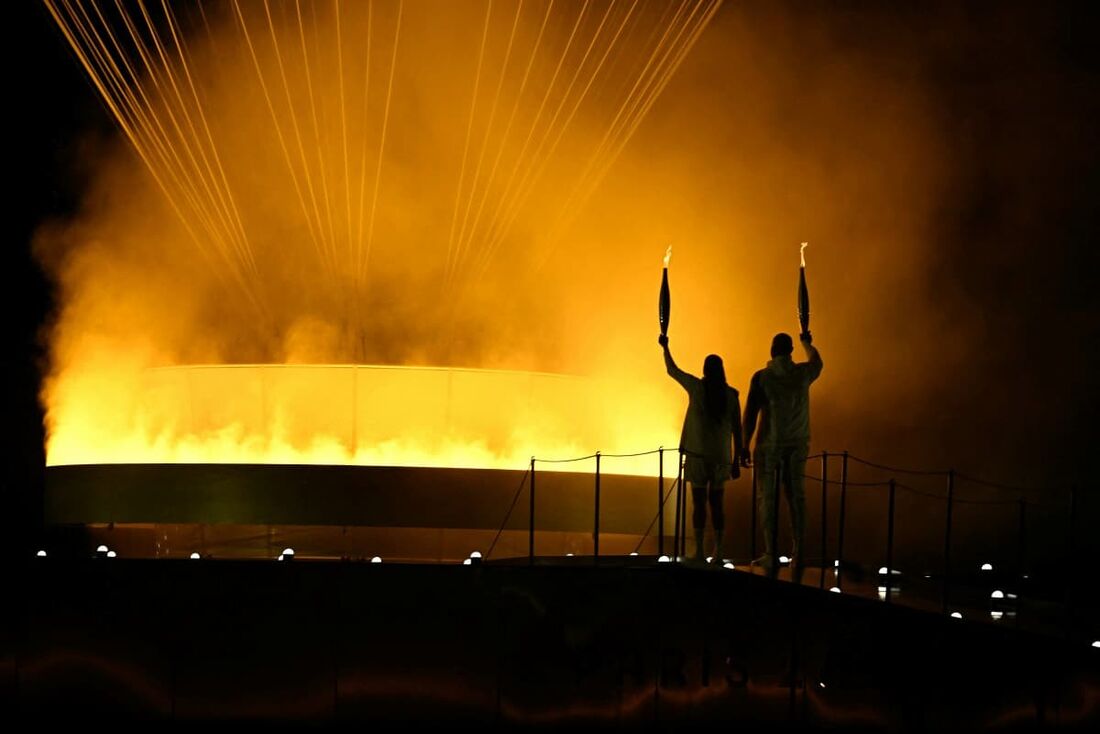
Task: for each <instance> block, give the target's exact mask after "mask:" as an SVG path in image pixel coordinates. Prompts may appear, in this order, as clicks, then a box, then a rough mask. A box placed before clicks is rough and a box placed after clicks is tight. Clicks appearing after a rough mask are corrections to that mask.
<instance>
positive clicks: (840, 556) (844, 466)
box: [836, 451, 848, 589]
mask: <svg viewBox="0 0 1100 734" xmlns="http://www.w3.org/2000/svg"><path fill="white" fill-rule="evenodd" d="M847 501H848V452H847V451H845V452H844V458H843V459H842V460H841V462H840V528H839V532H838V535H837V539H836V560H837V561H838V563H837V564H836V587H837V588H838V589H840V588H842V587H841V585H840V575H841V572H843V570H844V518H845V512H846V511H847Z"/></svg>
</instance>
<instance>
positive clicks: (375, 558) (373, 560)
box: [370, 556, 382, 563]
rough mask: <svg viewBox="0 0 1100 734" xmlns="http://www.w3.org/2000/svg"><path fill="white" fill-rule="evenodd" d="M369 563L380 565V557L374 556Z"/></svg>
mask: <svg viewBox="0 0 1100 734" xmlns="http://www.w3.org/2000/svg"><path fill="white" fill-rule="evenodd" d="M370 562H371V563H381V562H382V556H375V557H374V558H372V559H370Z"/></svg>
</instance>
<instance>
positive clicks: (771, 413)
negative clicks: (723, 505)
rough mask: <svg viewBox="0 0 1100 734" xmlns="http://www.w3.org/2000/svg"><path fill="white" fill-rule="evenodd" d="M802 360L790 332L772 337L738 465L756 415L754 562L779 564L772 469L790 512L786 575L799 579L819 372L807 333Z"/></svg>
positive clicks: (744, 459) (755, 381)
mask: <svg viewBox="0 0 1100 734" xmlns="http://www.w3.org/2000/svg"><path fill="white" fill-rule="evenodd" d="M799 340H800V341H801V342H802V346H803V348H804V349H805V350H806V357H807V361H806V362H795V361H794V360H792V359H791V353H792V352H793V351H794V343H793V341H792V340H791V337H790V335H789V334H776V335H775V338H773V339H772V347H771V356H772V358H771V360H770V361H769V362H768V364H767V366H766V367H764V369H762V370H759V371H758V372H757V373H756V374H754V375H753V376H752V381H751V382H750V383H749V397H748V399H747V400H746V401H745V426H744V436H745V444H744V445H745V449H744V451H743V452H742V454H741V465H742V466H744V467H748V466H750V463H749V449H748V447H749V446H750V445H751V444H752V437H753V434H755V433H756V427H757V418H758V417H759V418H760V433H759V434H758V435H757V438H756V448H755V450H754V451H753V454H752V463H753V464H755V476H756V481H757V487H758V488H759V489H760V494H759V497H760V500H759V502H760V519H761V522H762V523H763V528H764V555H763V556H762V557H761V558H759V559H757V560H756V563H758V564H760V565H761V566H763V567H764V569H765V571H766V572H767V573H768V575H769V576H772V577H774V576H775V574H776V571H777V570H778V567H777V565H776V559H775V549H774V548H772V525H773V523H774V522H775V513H776V512H777V505H778V496H777V495H778V489H779V488H778V487H777V486H776V472H777V470H778V472H779V481H780V483H782V484H783V487H784V490H785V493H786V495H787V507H788V509H789V511H790V516H791V538H792V545H793V548H792V550H791V577H792V579H793V580H794V581H796V582H797V581H800V580H801V578H802V568H803V565H802V560H803V559H802V540H803V534H804V532H805V529H806V490H805V483H804V475H805V473H806V456H807V455H808V454H809V449H810V384H811V383H812V382H813V381H814V380H816V379H817V378H818V375H820V374H821V367H822V362H821V355H820V354H818V352H817V349H816V348H815V347H814V346H813V343H812V342H813V337H812V336H811V335H810V333H809V332H806V333H804V334H802V335H801V336H800V337H799Z"/></svg>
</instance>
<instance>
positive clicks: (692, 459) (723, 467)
mask: <svg viewBox="0 0 1100 734" xmlns="http://www.w3.org/2000/svg"><path fill="white" fill-rule="evenodd" d="M684 479H686V480H687V481H689V482H691V483H692V484H698V485H700V486H703V485H706V484H717V485H719V486H721V485H722V483H723V482H728V481H729V479H730V465H729V464H726V463H714V462H710V461H706V460H705V459H702V458H700V457H698V456H688V457H687V458H686V459H685V460H684Z"/></svg>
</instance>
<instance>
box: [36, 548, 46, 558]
mask: <svg viewBox="0 0 1100 734" xmlns="http://www.w3.org/2000/svg"><path fill="white" fill-rule="evenodd" d="M35 555H36V556H38V557H39V558H45V557H46V551H44V550H40V551H38V552H37V553H35Z"/></svg>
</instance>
